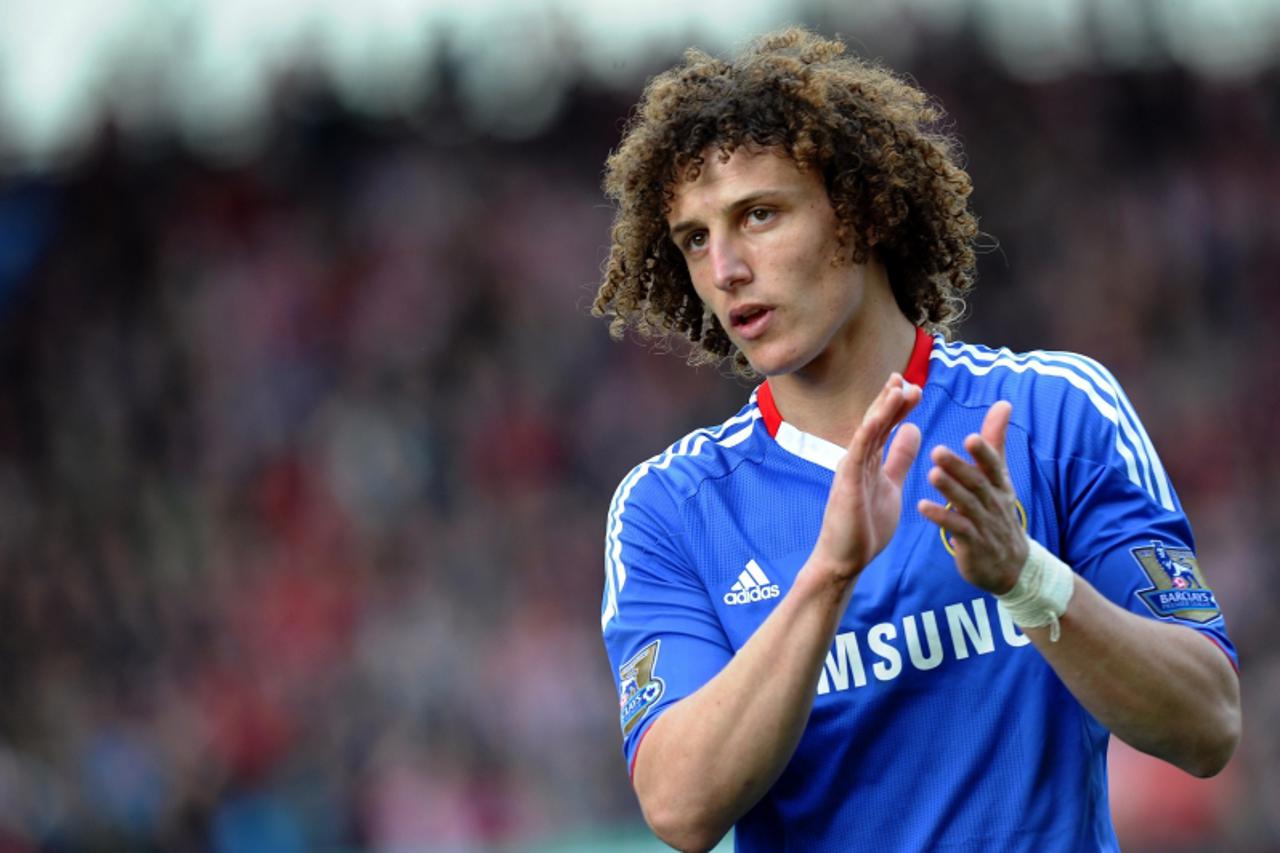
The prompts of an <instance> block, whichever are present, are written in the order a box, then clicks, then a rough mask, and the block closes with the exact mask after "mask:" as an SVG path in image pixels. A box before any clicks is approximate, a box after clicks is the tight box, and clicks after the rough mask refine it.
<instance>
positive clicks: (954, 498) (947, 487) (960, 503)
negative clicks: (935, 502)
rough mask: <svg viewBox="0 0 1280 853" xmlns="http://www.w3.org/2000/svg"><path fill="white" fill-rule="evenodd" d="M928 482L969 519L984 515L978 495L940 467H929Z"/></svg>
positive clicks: (984, 511)
mask: <svg viewBox="0 0 1280 853" xmlns="http://www.w3.org/2000/svg"><path fill="white" fill-rule="evenodd" d="M929 484H930V485H931V486H933V487H934V488H935V489H937V490H938V491H939V492H941V493H942V496H943V497H944V498H946V499H947V500H948V501H950V502H951V507H952V509H954V510H955V511H956V512H959V513H962V514H964V515H966V516H968V517H969V518H970V519H979V518H982V517H984V516H985V515H986V507H985V506H983V504H982V501H981V500H980V499H979V498H978V496H977V495H976V494H974V493H973V492H972V491H970V490H969V489H967V488H965V486H964V484H963V483H961V482H960V481H959V480H956V479H955V478H954V477H952V476H951V475H950V474H948V473H947V472H946V471H944V470H942V469H941V468H938V467H936V466H935V467H933V468H930V469H929Z"/></svg>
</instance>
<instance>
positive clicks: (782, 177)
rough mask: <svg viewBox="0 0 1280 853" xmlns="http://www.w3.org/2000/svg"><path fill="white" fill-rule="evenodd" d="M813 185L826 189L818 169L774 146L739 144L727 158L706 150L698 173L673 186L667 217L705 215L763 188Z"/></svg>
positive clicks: (674, 219)
mask: <svg viewBox="0 0 1280 853" xmlns="http://www.w3.org/2000/svg"><path fill="white" fill-rule="evenodd" d="M686 174H687V170H686ZM814 189H817V190H819V191H823V192H825V187H824V186H823V184H822V180H821V178H820V177H819V176H818V174H817V172H816V171H814V170H813V169H801V168H800V167H799V166H797V165H796V161H795V160H792V159H791V158H790V157H788V156H787V155H786V154H782V153H779V152H778V151H776V150H774V149H770V148H751V147H747V146H739V147H737V148H735V149H734V151H733V153H732V154H730V155H729V157H728V159H725V158H724V156H723V155H722V154H721V153H720V152H719V151H718V150H714V149H709V150H708V151H706V152H705V153H704V154H703V163H702V167H701V170H700V171H699V173H698V177H697V178H695V179H693V180H688V178H687V177H683V176H682V177H681V178H680V179H679V180H677V182H676V184H675V186H674V187H673V188H672V198H671V210H670V211H669V213H668V214H667V221H668V223H672V222H679V221H682V220H686V219H703V218H705V217H708V216H711V215H713V214H715V213H718V212H721V211H723V210H725V209H726V208H728V207H731V206H732V205H733V204H734V202H736V201H738V200H739V199H743V198H747V197H749V196H753V195H756V194H758V193H761V192H771V191H796V190H814Z"/></svg>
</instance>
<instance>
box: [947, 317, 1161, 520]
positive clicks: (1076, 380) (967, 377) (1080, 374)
mask: <svg viewBox="0 0 1280 853" xmlns="http://www.w3.org/2000/svg"><path fill="white" fill-rule="evenodd" d="M935 371H936V373H935ZM930 381H931V382H933V381H937V383H938V384H939V385H940V386H941V387H942V388H944V389H945V390H946V391H947V393H948V394H949V395H950V396H951V397H952V399H953V401H954V402H956V403H960V404H961V405H966V406H973V407H984V408H985V407H986V406H990V405H991V404H992V403H994V402H996V401H997V400H1008V401H1009V402H1010V403H1012V404H1013V414H1012V418H1011V425H1012V426H1014V427H1016V428H1020V429H1022V430H1023V431H1025V432H1026V434H1027V437H1028V441H1029V444H1030V446H1031V447H1032V449H1033V451H1034V452H1035V453H1036V454H1037V455H1039V456H1041V457H1043V458H1050V457H1051V458H1054V459H1057V460H1067V459H1073V460H1077V461H1082V462H1087V463H1092V464H1094V465H1096V466H1099V467H1105V468H1113V469H1118V470H1119V471H1122V472H1123V474H1124V476H1125V477H1127V479H1129V480H1131V481H1132V482H1134V483H1135V484H1138V485H1141V486H1142V487H1143V488H1144V489H1145V490H1146V491H1149V492H1151V494H1152V496H1153V497H1154V498H1156V499H1157V500H1158V502H1159V503H1161V504H1162V505H1165V506H1166V507H1167V506H1170V505H1171V497H1170V494H1169V487H1168V485H1167V478H1166V476H1165V473H1164V470H1163V467H1162V466H1161V464H1160V461H1159V458H1158V457H1157V455H1156V451H1155V447H1154V446H1153V445H1152V443H1151V439H1150V437H1149V436H1148V435H1147V432H1146V429H1145V428H1144V427H1143V426H1142V422H1141V420H1140V419H1139V418H1138V414H1137V412H1136V411H1135V410H1134V408H1133V405H1132V404H1131V403H1130V402H1129V399H1128V397H1126V396H1125V393H1124V391H1123V390H1122V389H1121V387H1120V383H1119V382H1118V381H1117V380H1116V378H1115V376H1113V375H1112V374H1111V371H1109V370H1108V369H1107V368H1106V367H1104V366H1103V365H1102V364H1101V363H1100V362H1098V361H1097V360H1095V359H1093V358H1090V357H1089V356H1086V355H1080V354H1078V353H1073V352H1062V351H1055V350H1031V351H1029V352H1013V351H1012V350H1009V349H1008V348H1001V349H992V348H990V347H985V346H981V345H976V344H967V343H962V342H959V341H950V342H944V341H942V340H941V339H935V341H934V347H933V351H932V353H931V354H930Z"/></svg>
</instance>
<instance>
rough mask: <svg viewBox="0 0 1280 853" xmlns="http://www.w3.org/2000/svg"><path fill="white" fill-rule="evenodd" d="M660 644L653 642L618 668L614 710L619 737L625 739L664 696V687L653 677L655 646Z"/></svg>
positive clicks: (656, 650) (656, 654) (655, 656)
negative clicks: (616, 703)
mask: <svg viewBox="0 0 1280 853" xmlns="http://www.w3.org/2000/svg"><path fill="white" fill-rule="evenodd" d="M661 642H662V641H661V640H654V641H653V642H652V643H650V644H649V645H647V646H645V647H644V648H643V649H642V650H641V651H640V653H639V654H638V655H636V656H635V657H633V658H632V659H631V660H629V661H627V662H626V663H624V664H623V665H622V666H620V667H618V676H619V679H618V680H619V682H620V684H621V687H620V689H619V691H618V708H619V711H620V720H619V721H620V722H621V723H622V734H623V735H624V736H625V735H629V734H631V730H632V729H634V728H635V727H636V724H638V723H639V722H640V721H641V720H642V719H644V715H645V714H647V713H649V709H650V708H652V707H653V706H654V705H655V704H657V702H658V700H659V699H661V698H662V694H663V693H665V692H666V690H667V685H666V684H665V683H663V681H662V679H661V678H658V677H657V676H655V675H654V674H653V667H654V664H656V663H657V662H658V646H659V644H660V643H661Z"/></svg>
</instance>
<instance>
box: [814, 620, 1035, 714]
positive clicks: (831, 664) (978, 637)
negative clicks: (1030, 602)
mask: <svg viewBox="0 0 1280 853" xmlns="http://www.w3.org/2000/svg"><path fill="white" fill-rule="evenodd" d="M991 601H992V600H991V599H989V598H982V597H980V598H975V599H973V600H972V601H969V602H966V603H957V604H948V605H947V606H946V607H944V608H943V609H942V620H941V624H942V625H943V626H945V635H944V633H943V630H941V629H940V628H939V625H940V621H939V619H938V614H937V613H936V612H935V611H933V610H925V611H924V612H922V613H919V614H914V613H913V614H908V615H907V616H903V617H902V622H901V624H900V625H899V624H896V623H893V622H881V623H879V624H877V625H872V626H871V627H870V628H868V629H866V630H865V631H863V632H861V636H859V632H858V631H845V632H843V633H840V634H836V638H835V642H834V643H833V644H832V647H831V651H829V652H827V661H826V664H825V665H824V666H823V668H822V673H821V675H820V676H819V678H818V695H819V696H822V695H825V694H827V693H830V692H831V691H833V690H835V691H841V690H849V689H850V688H853V687H865V686H866V685H867V683H868V669H869V670H870V677H871V678H874V679H876V680H877V681H892V680H893V679H895V678H897V677H898V676H899V675H901V674H902V671H903V669H904V667H906V666H908V665H909V666H912V667H914V668H915V669H918V670H922V671H923V670H930V669H934V668H935V667H937V666H939V665H940V664H941V663H942V662H943V660H945V659H946V658H947V657H948V654H947V653H948V652H950V657H951V658H952V659H954V660H965V659H966V658H968V657H969V656H970V655H989V654H991V653H992V652H993V651H995V649H996V635H997V633H998V634H999V636H1000V638H1001V639H1002V640H1003V641H1004V643H1005V645H1007V646H1010V647H1013V648H1017V647H1018V646H1025V645H1027V644H1028V643H1030V642H1031V640H1030V639H1029V638H1028V637H1027V636H1026V635H1025V634H1023V633H1022V632H1021V631H1019V630H1018V626H1016V625H1014V624H1013V621H1012V620H1010V619H1009V617H1008V615H1007V614H1006V613H1005V612H1004V611H1003V610H1002V609H1000V608H999V607H996V606H995V604H994V603H991V604H990V607H988V603H989V602H991ZM992 609H994V610H995V611H996V613H997V617H996V621H997V622H998V623H999V626H1000V627H999V629H998V632H997V630H995V629H994V628H993V626H992V624H991V615H990V610H992ZM864 644H865V646H866V651H867V654H868V658H864V657H863V645H864ZM868 659H869V660H870V663H871V665H870V667H868V666H867V661H868Z"/></svg>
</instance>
